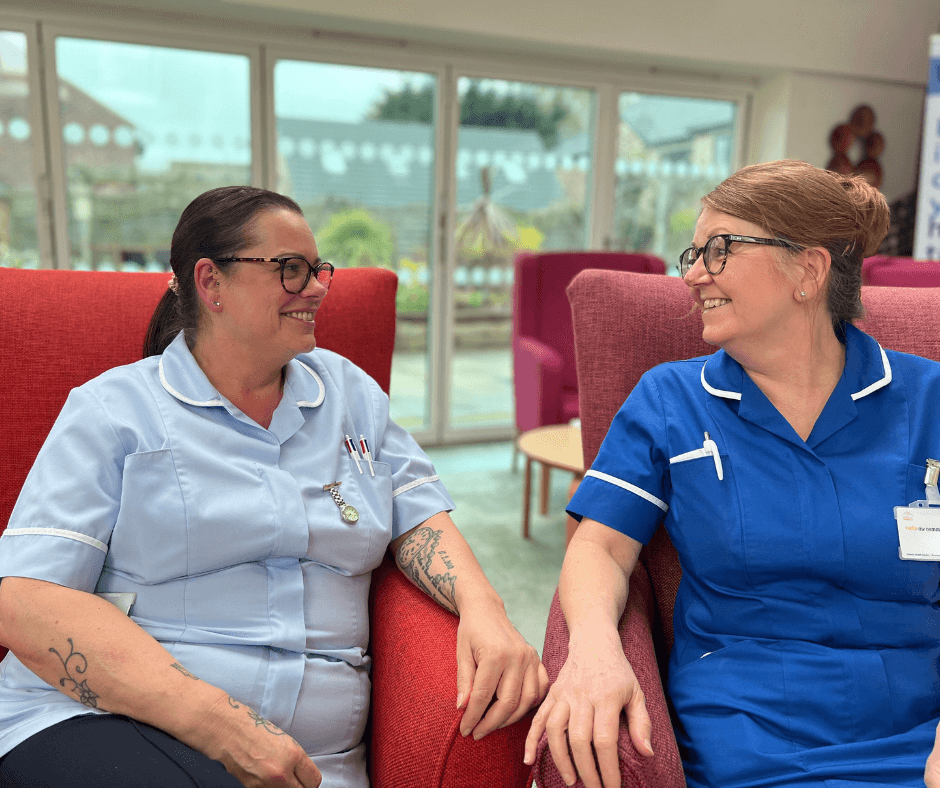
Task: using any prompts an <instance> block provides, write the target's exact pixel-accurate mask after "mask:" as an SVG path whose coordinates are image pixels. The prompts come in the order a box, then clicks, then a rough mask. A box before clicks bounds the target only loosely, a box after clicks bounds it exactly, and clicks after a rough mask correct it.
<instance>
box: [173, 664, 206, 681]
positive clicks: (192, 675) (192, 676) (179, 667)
mask: <svg viewBox="0 0 940 788" xmlns="http://www.w3.org/2000/svg"><path fill="white" fill-rule="evenodd" d="M170 667H171V668H176V669H177V670H178V671H179V672H180V673H182V674H183V675H184V676H186V678H188V679H195V680H196V681H200V678H199V676H197V675H196V674H195V673H190V672H189V671H188V670H186V668H184V667H183V666H182V665H180V663H179V662H174V663H173V664H172V665H170Z"/></svg>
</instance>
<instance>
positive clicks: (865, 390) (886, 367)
mask: <svg viewBox="0 0 940 788" xmlns="http://www.w3.org/2000/svg"><path fill="white" fill-rule="evenodd" d="M878 350H880V351H881V363H882V364H884V370H885V374H884V377H883V378H882V379H881V380H878V381H875V382H874V383H872V384H871V385H870V386H866V387H865V388H863V389H862V390H861V391H856V392H855V393H854V394H853V395H852V400H853V401H854V400H857V399H861V398H862V397H865V396H867V395H869V394H871V393H872V392H873V391H877V390H878V389H880V388H884V387H885V386H887V385H888V384H889V383H890V382H891V378H892V375H891V364H889V363H888V354H887V353H885V349H884V348H883V347H882V346H881V345H880V344H879V345H878Z"/></svg>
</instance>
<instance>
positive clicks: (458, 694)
mask: <svg viewBox="0 0 940 788" xmlns="http://www.w3.org/2000/svg"><path fill="white" fill-rule="evenodd" d="M461 703H463V693H462V692H458V693H457V708H458V709H459V708H460V704H461Z"/></svg>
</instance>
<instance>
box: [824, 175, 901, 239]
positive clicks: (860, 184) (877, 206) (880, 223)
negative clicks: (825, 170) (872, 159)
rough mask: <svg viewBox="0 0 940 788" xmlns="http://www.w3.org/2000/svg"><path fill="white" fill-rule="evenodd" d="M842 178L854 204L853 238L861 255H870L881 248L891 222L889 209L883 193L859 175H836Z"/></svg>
mask: <svg viewBox="0 0 940 788" xmlns="http://www.w3.org/2000/svg"><path fill="white" fill-rule="evenodd" d="M837 177H840V178H842V179H843V186H844V187H845V190H846V193H847V196H848V197H849V199H850V200H851V201H852V203H853V204H854V206H855V211H856V219H855V226H856V231H855V238H853V239H852V240H853V241H854V242H855V244H856V246H857V247H858V248H860V250H861V254H862V257H871V256H872V255H873V254H876V253H877V251H878V249H880V248H881V243H882V241H884V239H885V236H886V235H887V234H888V227H889V226H890V224H891V210H890V209H889V208H888V202H887V200H885V197H884V195H883V194H882V193H881V192H880V191H878V190H877V189H876V188H875V187H874V186H872V185H871V184H870V183H868V181H866V180H865V179H864V178H862V177H861V176H858V175H855V176H851V177H847V176H844V175H842V176H837Z"/></svg>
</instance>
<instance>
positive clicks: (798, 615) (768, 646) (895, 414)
mask: <svg viewBox="0 0 940 788" xmlns="http://www.w3.org/2000/svg"><path fill="white" fill-rule="evenodd" d="M844 332H845V342H846V361H845V370H844V372H843V374H842V377H841V379H840V380H839V382H838V384H837V385H836V388H835V390H834V391H833V392H832V395H831V396H830V398H829V401H828V402H827V404H826V407H825V408H824V410H823V412H822V414H821V415H820V416H819V419H818V420H817V422H816V424H815V426H814V427H813V431H812V433H811V434H810V436H809V438H808V440H806V441H803V440H802V439H801V438H800V437H799V436H798V435H797V434H796V432H795V431H794V430H793V428H792V427H791V426H790V425H789V423H788V422H787V421H786V420H785V419H784V418H783V417H782V416H781V415H780V413H779V412H778V411H777V410H776V408H775V407H774V406H773V405H772V404H771V403H770V401H769V400H768V399H767V397H765V396H764V394H763V392H761V390H760V389H759V388H758V387H757V386H756V385H755V384H754V383H753V382H752V381H751V379H750V378H749V377H748V375H747V374H746V373H745V372H744V370H743V369H742V368H741V366H740V365H739V364H738V363H737V362H736V361H734V359H732V358H731V357H730V356H729V355H727V354H726V353H725V352H724V351H722V350H719V351H718V352H716V353H714V354H713V355H711V356H707V357H702V358H697V359H691V360H688V361H679V362H674V363H669V364H664V365H662V366H659V367H656V368H655V369H653V370H651V371H650V372H648V373H647V374H646V375H644V376H643V378H642V379H641V380H640V382H639V383H638V384H637V386H636V388H635V390H634V391H633V393H632V394H631V395H630V396H629V398H628V399H627V401H626V402H625V403H624V405H623V407H622V408H621V409H620V411H619V413H618V414H617V416H616V417H615V419H614V421H613V423H612V425H611V427H610V431H609V433H608V435H607V437H606V439H605V440H604V443H603V445H602V447H601V449H600V452H599V453H598V455H597V459H596V461H595V462H594V465H593V466H592V468H591V470H589V471H588V473H587V475H586V477H585V479H584V481H583V483H582V484H581V486H580V487H579V488H578V491H577V493H576V494H575V496H574V497H573V499H572V501H571V503H570V507H569V508H570V511H571V513H572V514H574V515H576V516H578V517H579V518H580V517H581V516H584V517H590V518H591V519H594V520H597V521H599V522H601V523H604V524H606V525H608V526H610V527H612V528H615V529H617V530H618V531H621V532H623V533H625V534H627V535H629V536H631V537H633V538H634V539H636V540H638V541H640V542H644V543H645V542H646V541H648V540H649V539H650V537H651V536H652V534H653V532H654V530H655V529H656V527H657V525H658V524H659V523H660V522H661V521H664V522H665V527H666V529H667V531H668V533H669V535H670V537H671V539H672V542H673V544H674V545H675V546H676V549H677V550H678V553H679V557H680V560H681V563H682V569H683V576H682V582H681V585H680V587H679V591H678V596H677V598H676V606H675V612H674V625H675V647H674V648H673V651H672V656H671V660H670V666H669V695H670V699H671V701H672V703H673V704H674V707H675V711H676V719H677V726H676V735H677V739H678V741H679V745H680V750H681V754H682V759H683V763H684V766H685V770H686V778H687V781H688V784H689V786H690V788H699V786H713V787H714V788H718V787H720V788H752V787H756V786H775V787H779V786H790V785H793V786H797V785H798V786H816V787H819V788H822V786H827V787H828V788H863V787H865V788H873V787H874V786H876V785H877V786H881V788H883V787H884V786H885V785H896V786H920V787H921V788H922V787H923V774H924V766H925V763H926V760H927V756H928V755H929V754H930V751H931V748H932V746H933V738H934V731H935V729H936V726H937V722H938V719H940V670H938V659H940V612H938V609H937V604H938V601H940V591H938V583H940V566H938V563H937V562H921V561H902V560H901V559H900V558H899V557H898V546H899V545H898V532H897V526H896V522H895V520H894V514H893V508H894V507H895V506H906V505H907V504H909V503H911V502H913V501H916V500H922V499H923V498H924V471H925V463H926V460H927V458H934V459H940V418H938V409H937V403H940V364H937V363H935V362H933V361H928V360H926V359H922V358H918V357H915V356H910V355H906V354H902V353H896V352H892V351H885V350H882V348H881V347H880V346H879V345H878V343H877V342H876V341H875V340H874V339H872V338H871V337H869V336H868V335H866V334H864V333H862V332H861V331H859V330H858V329H856V328H855V327H853V326H851V325H845V326H844ZM706 433H708V436H709V437H710V438H711V439H712V440H713V441H714V442H715V444H716V446H717V449H718V453H719V457H720V464H721V469H722V475H723V478H721V479H719V475H718V463H716V461H715V458H714V456H712V455H709V454H706V453H705V452H704V451H702V449H703V448H704V444H705V440H706V437H705V434H706Z"/></svg>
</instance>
